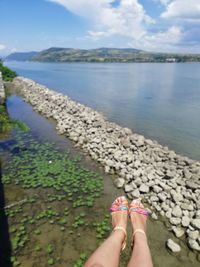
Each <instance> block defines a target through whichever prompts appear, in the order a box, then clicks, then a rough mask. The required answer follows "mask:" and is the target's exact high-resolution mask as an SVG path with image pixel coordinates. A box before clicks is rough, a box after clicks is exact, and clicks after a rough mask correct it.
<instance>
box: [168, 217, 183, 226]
mask: <svg viewBox="0 0 200 267" xmlns="http://www.w3.org/2000/svg"><path fill="white" fill-rule="evenodd" d="M169 221H170V223H171V224H173V225H179V224H180V223H181V218H174V217H171V218H170V219H169Z"/></svg>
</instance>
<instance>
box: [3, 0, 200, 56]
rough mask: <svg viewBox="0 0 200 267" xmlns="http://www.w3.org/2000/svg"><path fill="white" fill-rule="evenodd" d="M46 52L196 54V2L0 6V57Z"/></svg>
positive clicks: (45, 0) (199, 37) (117, 0)
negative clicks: (110, 50) (98, 50)
mask: <svg viewBox="0 0 200 267" xmlns="http://www.w3.org/2000/svg"><path fill="white" fill-rule="evenodd" d="M49 47H72V48H84V49H90V48H99V47H117V48H127V47H128V48H137V49H142V50H145V51H153V52H174V53H177V52H179V53H200V0H0V56H4V55H7V54H10V53H12V52H21V51H40V50H43V49H47V48H49Z"/></svg>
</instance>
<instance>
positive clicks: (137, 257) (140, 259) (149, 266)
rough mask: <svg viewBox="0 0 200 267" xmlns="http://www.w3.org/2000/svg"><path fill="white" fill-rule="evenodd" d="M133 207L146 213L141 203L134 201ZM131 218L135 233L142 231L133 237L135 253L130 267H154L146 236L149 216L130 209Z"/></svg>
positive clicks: (133, 252)
mask: <svg viewBox="0 0 200 267" xmlns="http://www.w3.org/2000/svg"><path fill="white" fill-rule="evenodd" d="M131 206H132V207H133V209H132V210H134V209H135V210H137V209H139V210H140V209H141V211H145V209H144V206H143V205H142V204H141V203H140V201H133V202H132V203H131ZM130 217H131V223H132V227H133V233H134V232H135V231H136V230H138V229H140V230H141V231H140V230H139V231H136V232H135V234H134V236H133V251H132V255H131V259H130V261H129V264H128V267H153V263H152V258H151V254H150V250H149V246H148V243H147V237H146V234H145V233H146V221H147V216H145V215H144V214H140V213H138V212H137V211H131V208H130Z"/></svg>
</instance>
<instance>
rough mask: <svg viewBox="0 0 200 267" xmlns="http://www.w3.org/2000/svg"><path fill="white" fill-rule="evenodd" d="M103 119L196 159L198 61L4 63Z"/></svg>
mask: <svg viewBox="0 0 200 267" xmlns="http://www.w3.org/2000/svg"><path fill="white" fill-rule="evenodd" d="M6 65H7V66H9V67H10V68H12V69H14V70H16V71H17V73H18V74H19V75H23V76H25V77H28V78H31V79H33V80H35V81H37V82H39V83H41V84H44V85H46V86H48V87H49V88H52V89H54V90H56V91H59V92H62V93H64V94H66V95H68V96H70V97H71V98H72V99H74V100H76V101H78V102H80V103H83V104H85V105H87V106H90V107H92V108H95V109H97V110H98V111H101V112H103V113H104V114H105V115H106V116H107V117H108V119H109V120H111V121H115V122H117V123H118V124H120V125H122V126H126V127H129V128H131V129H132V130H133V131H135V132H137V133H140V134H143V135H144V136H146V137H149V138H152V139H156V140H157V141H159V142H160V143H161V144H164V145H167V146H169V147H170V148H171V149H174V150H175V151H176V152H179V153H181V154H184V155H187V156H190V157H191V158H194V159H198V160H200V75H199V73H200V64H198V63H197V64H189V63H185V64H155V63H145V64H141V63H139V64H138V63H133V64H116V63H114V64H113V63H111V64H110V63H107V64H103V63H34V62H33V63H31V62H7V63H6Z"/></svg>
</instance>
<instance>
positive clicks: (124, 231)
mask: <svg viewBox="0 0 200 267" xmlns="http://www.w3.org/2000/svg"><path fill="white" fill-rule="evenodd" d="M116 230H121V231H123V233H124V234H125V238H124V242H123V243H122V250H124V249H125V247H126V236H127V234H126V229H125V228H124V227H122V226H116V227H115V228H114V229H113V231H116Z"/></svg>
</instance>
